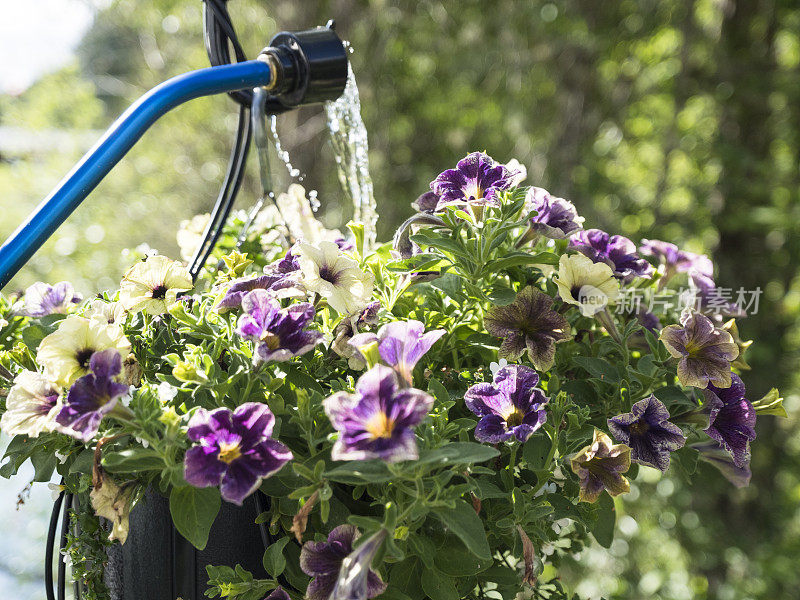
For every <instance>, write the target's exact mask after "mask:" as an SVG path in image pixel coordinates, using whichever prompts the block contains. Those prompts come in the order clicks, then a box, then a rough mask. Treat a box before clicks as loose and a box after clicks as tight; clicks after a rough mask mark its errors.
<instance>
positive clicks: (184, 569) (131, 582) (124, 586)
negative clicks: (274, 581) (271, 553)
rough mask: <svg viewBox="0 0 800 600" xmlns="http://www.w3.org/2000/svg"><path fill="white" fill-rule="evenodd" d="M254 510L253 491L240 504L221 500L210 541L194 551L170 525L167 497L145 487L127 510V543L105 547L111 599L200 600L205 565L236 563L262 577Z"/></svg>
mask: <svg viewBox="0 0 800 600" xmlns="http://www.w3.org/2000/svg"><path fill="white" fill-rule="evenodd" d="M257 515H258V509H257V508H256V500H255V498H254V497H253V496H251V497H249V498H247V499H246V500H245V501H244V504H243V505H242V506H236V505H234V504H231V503H229V502H223V503H222V508H221V509H220V511H219V515H218V516H217V520H216V521H214V525H213V526H212V528H211V534H210V535H209V538H208V545H207V546H206V548H205V549H204V550H197V549H195V548H194V547H193V546H192V545H191V544H190V543H189V542H188V541H186V540H185V539H184V538H183V537H182V536H181V535H180V534H179V533H178V532H177V531H176V530H175V527H174V526H173V525H172V518H171V517H170V512H169V501H168V500H167V499H166V498H164V497H163V496H161V495H160V494H158V493H156V492H152V491H148V493H147V494H146V496H145V498H144V499H142V501H140V502H139V503H138V504H137V505H136V507H135V508H134V509H133V511H132V512H131V515H130V533H129V535H128V540H127V541H126V542H125V545H124V546H120V545H118V544H115V545H114V546H112V547H111V549H110V550H109V561H108V565H107V567H106V575H105V576H106V583H107V584H108V588H109V590H110V592H111V598H112V599H113V600H175V599H176V598H181V599H182V600H201V599H202V598H205V596H204V591H205V590H206V589H207V588H208V583H207V582H208V575H207V574H206V566H208V565H228V566H231V567H234V566H236V564H240V565H242V567H244V568H245V569H247V570H248V571H250V572H251V573H253V575H254V576H255V577H257V578H261V577H266V576H267V574H266V572H265V571H264V567H263V565H262V563H261V559H262V556H263V554H264V540H263V538H262V537H261V533H260V530H259V527H258V525H256V524H255V518H256V516H257Z"/></svg>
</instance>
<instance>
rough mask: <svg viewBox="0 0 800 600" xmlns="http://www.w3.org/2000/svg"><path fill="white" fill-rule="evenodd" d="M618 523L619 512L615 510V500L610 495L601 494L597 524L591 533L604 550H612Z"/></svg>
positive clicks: (598, 503) (598, 502)
mask: <svg viewBox="0 0 800 600" xmlns="http://www.w3.org/2000/svg"><path fill="white" fill-rule="evenodd" d="M616 522H617V512H616V510H615V509H614V499H613V498H612V497H611V496H609V495H608V494H601V495H600V499H599V500H598V501H597V522H596V523H595V524H594V527H592V529H591V532H592V535H593V536H594V539H596V540H597V543H598V544H600V545H601V546H602V547H603V548H610V547H611V542H613V541H614V526H615V525H616Z"/></svg>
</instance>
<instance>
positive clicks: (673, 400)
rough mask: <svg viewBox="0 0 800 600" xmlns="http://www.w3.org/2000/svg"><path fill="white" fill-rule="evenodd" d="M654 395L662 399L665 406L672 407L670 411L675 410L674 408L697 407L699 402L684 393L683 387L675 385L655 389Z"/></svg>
mask: <svg viewBox="0 0 800 600" xmlns="http://www.w3.org/2000/svg"><path fill="white" fill-rule="evenodd" d="M653 395H654V396H655V397H656V398H658V399H659V400H661V402H663V403H664V406H666V407H667V408H668V409H670V412H673V411H672V409H673V408H688V409H690V410H691V409H694V408H697V404H696V403H695V402H694V400H692V399H691V398H689V397H688V396H687V395H686V394H684V393H683V390H682V389H681V388H679V387H678V386H675V385H667V386H664V387H660V388H658V389H657V390H654V391H653Z"/></svg>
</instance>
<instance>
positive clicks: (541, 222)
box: [525, 187, 584, 240]
mask: <svg viewBox="0 0 800 600" xmlns="http://www.w3.org/2000/svg"><path fill="white" fill-rule="evenodd" d="M525 204H526V207H527V209H528V210H529V211H534V210H535V211H536V214H535V215H533V216H532V217H531V218H530V234H536V233H540V234H542V235H543V236H545V237H548V238H551V239H555V240H560V239H564V238H566V237H569V236H570V235H572V234H573V233H575V232H576V231H580V230H581V229H582V228H583V221H584V219H583V217H580V216H578V211H577V210H576V209H575V205H574V204H572V202H570V201H569V200H564V198H558V197H556V196H551V195H550V192H548V191H547V190H545V189H543V188H538V187H532V188H530V189H529V190H528V195H527V196H526V197H525ZM530 237H531V235H526V239H527V238H530Z"/></svg>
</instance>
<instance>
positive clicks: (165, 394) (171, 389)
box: [157, 381, 178, 404]
mask: <svg viewBox="0 0 800 600" xmlns="http://www.w3.org/2000/svg"><path fill="white" fill-rule="evenodd" d="M157 389H158V399H159V400H161V402H163V403H164V404H169V403H170V402H172V401H173V400H174V399H175V396H177V395H178V388H176V387H175V386H174V385H172V384H170V383H167V382H166V381H162V382H161V383H160V384H158V388H157Z"/></svg>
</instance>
